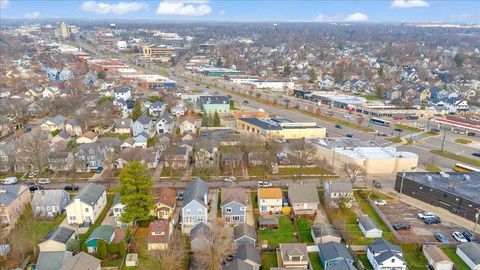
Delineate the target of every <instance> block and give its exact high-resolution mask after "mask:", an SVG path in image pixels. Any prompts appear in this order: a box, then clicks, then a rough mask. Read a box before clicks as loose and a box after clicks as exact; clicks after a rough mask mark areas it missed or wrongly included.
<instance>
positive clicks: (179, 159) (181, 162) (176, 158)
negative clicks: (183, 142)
mask: <svg viewBox="0 0 480 270" xmlns="http://www.w3.org/2000/svg"><path fill="white" fill-rule="evenodd" d="M164 159H165V167H172V168H173V169H185V168H186V167H187V166H188V162H189V161H190V150H189V147H186V146H177V147H174V148H173V149H172V150H171V152H170V151H169V152H166V155H164Z"/></svg>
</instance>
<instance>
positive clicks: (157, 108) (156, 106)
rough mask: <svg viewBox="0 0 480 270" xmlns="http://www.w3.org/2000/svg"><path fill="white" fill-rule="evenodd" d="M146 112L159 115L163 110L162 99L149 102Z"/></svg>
mask: <svg viewBox="0 0 480 270" xmlns="http://www.w3.org/2000/svg"><path fill="white" fill-rule="evenodd" d="M148 112H149V113H150V115H152V116H160V115H162V114H163V113H164V112H165V103H163V102H162V101H157V102H154V103H152V104H150V108H148Z"/></svg>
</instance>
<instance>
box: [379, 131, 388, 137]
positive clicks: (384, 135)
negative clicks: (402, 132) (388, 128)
mask: <svg viewBox="0 0 480 270" xmlns="http://www.w3.org/2000/svg"><path fill="white" fill-rule="evenodd" d="M377 136H379V137H387V136H388V135H387V133H383V132H379V133H378V134H377Z"/></svg>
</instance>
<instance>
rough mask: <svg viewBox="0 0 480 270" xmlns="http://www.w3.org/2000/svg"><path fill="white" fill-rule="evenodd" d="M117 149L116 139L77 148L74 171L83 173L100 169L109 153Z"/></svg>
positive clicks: (103, 140)
mask: <svg viewBox="0 0 480 270" xmlns="http://www.w3.org/2000/svg"><path fill="white" fill-rule="evenodd" d="M107 139H109V140H107ZM110 139H111V140H110ZM119 148H120V141H119V140H118V138H102V139H101V140H99V142H98V143H86V144H82V145H80V146H78V149H77V152H76V153H75V167H76V170H77V171H78V172H84V171H90V170H95V169H97V168H98V167H102V166H103V163H104V162H105V160H106V158H107V156H108V155H109V153H111V152H114V151H118V149H119Z"/></svg>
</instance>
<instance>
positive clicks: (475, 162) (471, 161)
mask: <svg viewBox="0 0 480 270" xmlns="http://www.w3.org/2000/svg"><path fill="white" fill-rule="evenodd" d="M430 152H432V153H433V154H435V155H439V156H442V157H446V158H449V159H453V160H456V161H459V162H462V163H467V164H470V165H473V166H477V167H480V160H478V159H473V158H470V157H465V156H459V155H456V154H454V153H451V152H447V151H443V152H442V151H440V150H431V151H430Z"/></svg>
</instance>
